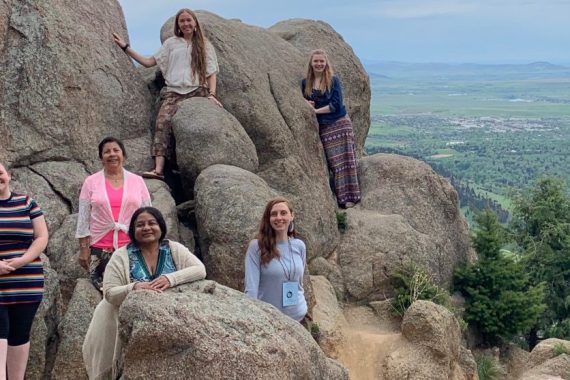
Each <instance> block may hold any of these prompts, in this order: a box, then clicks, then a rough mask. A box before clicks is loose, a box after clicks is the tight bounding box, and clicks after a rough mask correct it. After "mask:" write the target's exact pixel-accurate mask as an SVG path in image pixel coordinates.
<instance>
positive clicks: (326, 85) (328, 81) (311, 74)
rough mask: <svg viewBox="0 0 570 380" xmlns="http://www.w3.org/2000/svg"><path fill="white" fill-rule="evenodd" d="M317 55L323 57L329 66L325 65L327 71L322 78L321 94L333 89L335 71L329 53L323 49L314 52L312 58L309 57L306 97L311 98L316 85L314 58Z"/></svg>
mask: <svg viewBox="0 0 570 380" xmlns="http://www.w3.org/2000/svg"><path fill="white" fill-rule="evenodd" d="M315 55H323V56H324V57H325V61H326V62H327V64H326V65H325V70H324V71H323V76H322V78H321V83H320V84H319V90H320V91H321V92H326V91H330V89H331V87H332V78H333V75H334V71H333V68H332V65H331V62H330V61H329V57H328V56H327V53H326V52H325V51H324V50H323V49H317V50H313V51H312V52H311V56H310V57H309V64H308V66H307V75H305V96H306V97H310V96H311V95H312V94H313V85H314V83H315V71H314V70H313V65H312V62H313V57H314V56H315Z"/></svg>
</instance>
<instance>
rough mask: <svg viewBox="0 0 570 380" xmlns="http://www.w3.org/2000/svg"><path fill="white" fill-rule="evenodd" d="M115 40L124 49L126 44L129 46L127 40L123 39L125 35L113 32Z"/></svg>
mask: <svg viewBox="0 0 570 380" xmlns="http://www.w3.org/2000/svg"><path fill="white" fill-rule="evenodd" d="M113 41H115V43H116V44H117V45H119V47H120V48H121V49H124V48H125V46H127V43H126V42H125V40H123V37H121V36H119V35H118V34H117V33H115V32H113Z"/></svg>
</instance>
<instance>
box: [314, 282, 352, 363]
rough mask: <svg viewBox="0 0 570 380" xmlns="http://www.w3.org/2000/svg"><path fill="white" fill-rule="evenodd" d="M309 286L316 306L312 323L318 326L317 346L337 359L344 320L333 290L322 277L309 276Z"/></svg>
mask: <svg viewBox="0 0 570 380" xmlns="http://www.w3.org/2000/svg"><path fill="white" fill-rule="evenodd" d="M311 285H312V288H313V292H314V294H315V301H316V305H315V307H314V308H313V312H312V316H313V322H314V323H316V324H317V325H318V330H319V336H318V342H319V346H321V348H322V349H323V351H324V352H325V354H326V355H327V356H328V357H330V358H335V359H337V358H338V357H339V353H338V349H339V348H340V347H341V346H342V344H343V341H344V335H343V332H342V330H343V327H344V326H345V325H346V319H345V318H344V315H343V314H342V309H341V308H340V306H339V304H338V301H337V299H336V295H335V292H334V288H333V287H332V285H331V284H330V282H329V281H328V280H327V279H326V278H325V277H324V276H311Z"/></svg>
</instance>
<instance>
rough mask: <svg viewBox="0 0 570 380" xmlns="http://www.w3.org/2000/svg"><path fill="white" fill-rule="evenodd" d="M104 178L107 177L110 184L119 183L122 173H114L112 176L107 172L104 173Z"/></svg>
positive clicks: (121, 179)
mask: <svg viewBox="0 0 570 380" xmlns="http://www.w3.org/2000/svg"><path fill="white" fill-rule="evenodd" d="M105 179H107V180H108V181H109V182H111V183H112V184H114V185H116V184H119V183H121V182H122V181H123V173H120V174H116V175H114V176H112V175H109V174H105Z"/></svg>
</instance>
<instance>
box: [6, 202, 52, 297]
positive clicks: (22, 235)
mask: <svg viewBox="0 0 570 380" xmlns="http://www.w3.org/2000/svg"><path fill="white" fill-rule="evenodd" d="M41 215H43V213H42V210H41V209H40V207H39V206H38V204H37V203H36V202H35V201H34V200H33V199H31V198H29V197H28V196H26V195H21V194H15V193H11V194H10V198H8V199H4V200H0V260H6V259H11V258H14V257H20V256H22V255H23V254H24V253H26V250H27V249H28V248H29V247H30V245H32V242H33V240H34V228H33V225H32V219H34V218H37V217H38V216H41ZM43 291H44V271H43V266H42V262H41V259H40V258H39V257H38V258H36V259H35V260H34V261H33V262H31V263H29V264H26V265H24V266H23V267H21V268H18V269H17V270H15V271H13V272H10V273H8V274H3V275H0V305H10V304H16V303H28V302H39V301H41V299H42V295H43Z"/></svg>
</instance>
